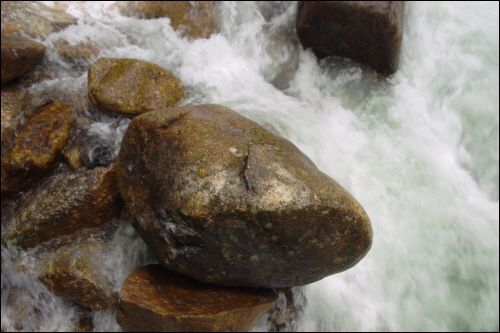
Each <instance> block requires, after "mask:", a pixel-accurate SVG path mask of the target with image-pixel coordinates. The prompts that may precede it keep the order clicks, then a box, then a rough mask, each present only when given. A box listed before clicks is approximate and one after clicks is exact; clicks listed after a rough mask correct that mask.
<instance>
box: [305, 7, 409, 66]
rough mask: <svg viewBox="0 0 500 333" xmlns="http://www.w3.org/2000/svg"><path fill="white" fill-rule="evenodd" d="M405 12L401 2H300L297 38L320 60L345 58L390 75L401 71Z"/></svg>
mask: <svg viewBox="0 0 500 333" xmlns="http://www.w3.org/2000/svg"><path fill="white" fill-rule="evenodd" d="M403 12H404V8H403V2H402V1H311V2H307V1H299V3H298V7H297V21H296V28H297V35H298V36H299V40H300V42H301V43H302V46H303V47H304V49H308V48H310V49H312V51H313V52H314V53H315V54H316V56H317V57H318V58H320V59H321V58H325V57H327V56H331V55H334V56H341V57H346V58H350V59H353V60H354V61H357V62H360V63H363V64H367V65H369V66H371V67H373V68H374V69H375V70H376V71H378V72H380V73H381V74H383V75H390V74H393V73H394V72H396V70H397V69H398V64H399V49H400V44H401V38H402V36H403Z"/></svg>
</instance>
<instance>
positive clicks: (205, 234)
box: [117, 105, 372, 287]
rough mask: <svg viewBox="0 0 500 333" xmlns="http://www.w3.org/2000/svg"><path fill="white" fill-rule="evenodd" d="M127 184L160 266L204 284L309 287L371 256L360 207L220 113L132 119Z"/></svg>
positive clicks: (185, 110) (195, 109)
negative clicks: (305, 285) (307, 285)
mask: <svg viewBox="0 0 500 333" xmlns="http://www.w3.org/2000/svg"><path fill="white" fill-rule="evenodd" d="M117 181H118V188H119V190H120V194H121V195H122V197H123V199H124V200H125V203H126V207H127V211H128V213H129V216H130V219H131V222H132V225H133V226H134V227H135V228H136V229H137V230H138V232H139V234H140V235H141V236H142V238H143V239H144V240H145V242H146V244H147V245H148V246H149V248H150V249H151V250H152V252H153V253H154V254H155V257H156V258H157V259H158V261H159V262H160V264H162V265H164V266H165V267H167V268H170V269H173V270H175V271H178V272H180V273H183V274H187V275H190V276H193V277H194V278H196V279H198V280H200V281H203V282H207V283H218V284H223V285H241V286H250V287H252V286H255V287H289V286H297V285H304V284H308V283H312V282H314V281H317V280H320V279H322V278H324V277H326V276H328V275H331V274H334V273H338V272H342V271H344V270H346V269H348V268H350V267H352V266H354V265H355V264H356V263H357V262H359V260H361V258H363V257H364V255H365V254H366V253H367V252H368V250H369V249H370V247H371V243H372V228H371V225H370V220H369V218H368V216H367V215H366V213H365V211H364V209H363V207H361V205H360V204H359V203H358V202H357V201H356V199H354V198H353V197H352V196H351V195H350V194H349V193H348V192H347V191H346V190H345V189H344V188H342V187H341V186H340V185H339V184H338V183H337V182H335V181H334V180H333V179H331V178H330V177H328V176H327V175H325V174H324V173H322V172H321V171H319V170H318V169H317V168H316V166H315V165H314V164H313V162H312V161H311V160H310V159H309V158H307V156H305V155H304V154H303V153H302V152H300V151H299V150H298V149H297V148H296V147H295V146H294V145H293V144H292V143H291V142H290V141H288V140H286V139H283V138H281V137H278V136H275V135H273V134H271V133H270V132H268V131H267V130H265V129H264V128H262V127H261V126H259V125H258V124H256V123H254V122H253V121H251V120H249V119H247V118H244V117H242V116H240V115H239V114H238V113H236V112H235V111H232V110H230V109H228V108H226V107H223V106H220V105H198V106H188V107H179V108H168V109H162V110H156V111H152V112H148V113H146V114H143V115H141V116H139V117H136V118H134V119H133V120H132V122H131V123H130V125H129V127H128V129H127V131H126V133H125V136H124V138H123V141H122V146H121V150H120V154H119V156H118V159H117Z"/></svg>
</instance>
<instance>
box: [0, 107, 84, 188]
mask: <svg viewBox="0 0 500 333" xmlns="http://www.w3.org/2000/svg"><path fill="white" fill-rule="evenodd" d="M74 122H75V116H74V114H73V111H72V110H71V108H70V107H69V105H67V104H65V103H63V102H54V103H51V104H49V105H47V106H45V107H42V108H41V109H39V110H38V111H37V112H36V113H35V114H34V115H33V116H32V117H31V118H30V119H29V121H28V122H27V123H26V124H25V125H24V127H23V128H22V129H21V131H20V133H19V135H18V136H17V137H16V139H15V141H14V145H13V147H12V149H11V150H10V151H9V152H8V153H7V155H6V156H5V158H4V159H2V175H1V177H2V194H3V193H16V192H19V191H24V190H27V189H29V188H31V187H32V186H34V185H35V184H36V183H38V182H40V181H41V180H42V179H43V178H45V177H46V176H48V175H49V174H50V173H51V172H52V170H53V169H54V168H55V167H56V164H57V162H58V161H59V159H60V157H61V155H62V150H63V149H64V147H65V146H66V144H67V142H68V140H69V136H70V130H71V127H72V126H73V124H74Z"/></svg>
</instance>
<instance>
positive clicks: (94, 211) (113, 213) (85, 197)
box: [9, 164, 123, 248]
mask: <svg viewBox="0 0 500 333" xmlns="http://www.w3.org/2000/svg"><path fill="white" fill-rule="evenodd" d="M122 207H123V202H122V200H121V198H120V195H119V193H118V190H117V187H116V179H115V164H111V165H109V166H107V167H96V168H94V169H91V170H88V169H86V168H79V169H77V170H76V171H73V172H71V171H70V172H66V173H62V174H60V175H58V176H57V177H55V178H53V179H51V180H50V181H49V182H48V183H47V184H46V186H44V187H43V188H39V189H37V190H36V191H35V192H34V193H33V194H32V195H31V196H30V198H29V200H28V201H27V202H26V203H25V204H24V205H23V207H21V209H20V210H19V213H17V216H16V224H15V225H14V226H13V227H12V230H10V231H9V235H10V236H9V239H10V241H11V242H12V243H14V244H15V245H18V246H20V247H22V248H29V247H34V246H37V245H38V244H40V243H42V242H44V241H47V240H49V239H53V238H56V237H58V236H60V235H66V234H71V233H74V232H77V231H78V230H80V229H82V228H86V227H96V226H100V225H103V224H105V223H108V222H110V221H113V220H115V219H116V218H118V217H119V216H120V214H121V209H122Z"/></svg>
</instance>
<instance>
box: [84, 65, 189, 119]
mask: <svg viewBox="0 0 500 333" xmlns="http://www.w3.org/2000/svg"><path fill="white" fill-rule="evenodd" d="M88 94H89V98H90V101H91V102H92V103H93V104H94V105H95V106H96V107H97V108H98V109H100V110H102V111H105V112H110V113H119V114H123V115H126V116H129V117H135V116H137V115H139V114H142V113H144V112H148V111H152V110H156V109H159V108H165V107H170V106H174V105H175V104H176V103H177V102H179V101H180V100H181V99H182V98H183V97H184V87H183V86H182V84H181V82H180V80H179V78H177V77H176V76H175V75H173V74H172V73H170V72H169V71H167V70H166V69H164V68H163V67H161V66H158V65H155V64H152V63H150V62H147V61H142V60H136V59H114V58H101V59H99V60H98V61H96V62H95V63H94V64H93V65H92V66H91V67H90V68H89V71H88Z"/></svg>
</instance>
